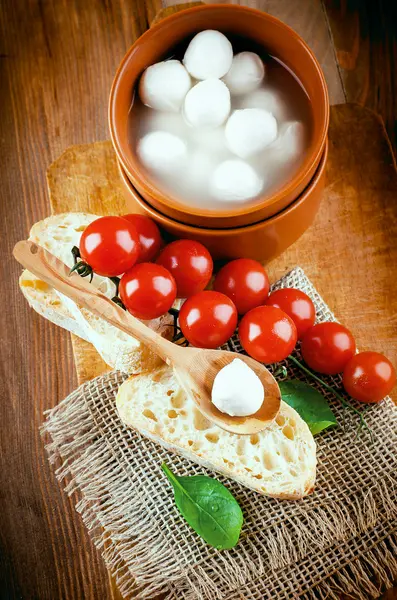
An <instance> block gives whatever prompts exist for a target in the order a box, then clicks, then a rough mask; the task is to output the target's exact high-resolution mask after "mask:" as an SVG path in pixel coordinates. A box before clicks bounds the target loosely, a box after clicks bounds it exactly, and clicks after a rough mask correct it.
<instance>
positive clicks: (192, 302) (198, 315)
mask: <svg viewBox="0 0 397 600" xmlns="http://www.w3.org/2000/svg"><path fill="white" fill-rule="evenodd" d="M179 324H180V326H181V329H182V333H183V335H184V336H185V338H186V339H187V340H188V341H189V342H190V343H191V344H193V346H196V347H197V348H218V346H222V344H224V343H225V342H227V340H228V339H229V338H230V336H231V335H233V333H234V331H235V329H236V325H237V310H236V307H235V306H234V304H233V302H232V301H231V300H230V298H228V297H227V296H225V295H224V294H220V293H219V292H213V291H205V292H199V293H198V294H195V295H194V296H191V297H190V298H188V299H187V300H186V302H184V304H183V305H182V308H181V310H180V312H179Z"/></svg>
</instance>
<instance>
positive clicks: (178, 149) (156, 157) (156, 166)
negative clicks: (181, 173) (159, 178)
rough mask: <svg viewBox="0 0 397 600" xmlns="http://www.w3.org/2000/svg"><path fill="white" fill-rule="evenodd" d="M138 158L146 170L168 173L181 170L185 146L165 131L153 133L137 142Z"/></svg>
mask: <svg viewBox="0 0 397 600" xmlns="http://www.w3.org/2000/svg"><path fill="white" fill-rule="evenodd" d="M137 151H138V156H139V158H140V159H141V161H142V163H143V164H144V165H145V167H147V168H148V169H151V170H153V171H157V172H160V173H165V174H167V173H169V172H170V171H176V170H177V169H179V168H181V166H182V164H183V163H184V161H185V159H186V152H187V148H186V144H185V142H184V141H183V140H181V138H179V137H177V136H176V135H173V134H172V133H168V132H166V131H153V132H151V133H148V134H146V135H145V136H144V137H143V138H142V139H140V140H139V142H138V147H137Z"/></svg>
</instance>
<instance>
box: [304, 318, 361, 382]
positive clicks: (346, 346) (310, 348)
mask: <svg viewBox="0 0 397 600" xmlns="http://www.w3.org/2000/svg"><path fill="white" fill-rule="evenodd" d="M301 352H302V356H303V359H304V360H305V362H306V363H307V364H308V365H309V367H310V368H311V369H313V370H314V371H318V372H319V373H325V374H326V375H336V374H337V373H341V372H342V371H343V369H344V368H345V366H346V364H347V363H348V361H349V360H350V359H351V358H352V356H354V354H355V352H356V342H355V341H354V337H353V336H352V334H351V333H350V331H349V330H348V329H346V327H343V325H340V324H339V323H331V322H327V323H318V324H317V325H313V327H311V328H310V329H309V330H308V331H307V332H306V333H305V335H304V336H303V339H302V346H301Z"/></svg>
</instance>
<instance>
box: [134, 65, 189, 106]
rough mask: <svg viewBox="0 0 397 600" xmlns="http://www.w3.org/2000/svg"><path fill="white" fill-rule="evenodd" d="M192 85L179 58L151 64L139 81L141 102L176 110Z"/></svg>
mask: <svg viewBox="0 0 397 600" xmlns="http://www.w3.org/2000/svg"><path fill="white" fill-rule="evenodd" d="M191 85H192V82H191V79H190V75H189V73H188V72H187V71H186V69H185V67H184V66H183V65H182V63H181V62H180V61H179V60H166V61H164V62H159V63H156V64H154V65H151V66H150V67H148V68H147V69H146V71H145V72H144V73H143V75H142V77H141V80H140V82H139V97H140V99H141V100H142V102H143V104H145V105H146V106H149V108H154V109H156V110H165V111H171V112H178V111H179V109H180V108H181V106H182V104H183V101H184V99H185V96H186V94H187V93H188V91H189V90H190V87H191Z"/></svg>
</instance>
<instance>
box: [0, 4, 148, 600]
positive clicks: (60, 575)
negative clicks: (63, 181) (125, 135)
mask: <svg viewBox="0 0 397 600" xmlns="http://www.w3.org/2000/svg"><path fill="white" fill-rule="evenodd" d="M0 4H1V5H0V32H1V33H0V77H1V90H2V92H1V97H2V100H1V119H0V144H1V160H0V169H1V192H0V194H1V202H0V217H1V218H0V223H1V227H2V233H1V235H0V246H1V255H2V257H3V260H2V269H1V272H2V280H3V282H6V285H5V286H4V290H7V291H6V292H5V291H4V293H3V294H2V295H1V298H0V303H1V306H0V324H1V328H0V331H1V344H0V365H1V366H0V398H1V402H0V422H1V433H0V489H1V497H2V504H1V511H0V589H1V592H0V596H1V597H3V598H9V599H12V598H24V600H28V599H33V598H35V599H40V600H55V599H58V598H59V599H60V598H68V599H73V600H79V599H85V600H87V599H94V598H95V599H99V598H100V599H104V598H110V597H112V595H111V594H112V591H111V590H112V588H111V585H110V583H109V579H108V574H107V572H106V569H105V566H104V563H103V560H102V558H101V556H100V554H99V553H98V552H97V551H96V549H95V547H94V545H93V544H92V542H91V540H90V538H89V536H88V533H87V531H86V529H85V528H84V526H83V524H82V522H81V519H80V517H79V516H78V515H77V514H76V512H75V509H74V502H73V501H72V500H71V499H69V498H68V497H67V496H66V495H65V494H64V493H63V491H62V490H61V489H60V487H59V485H58V484H57V482H56V480H55V476H54V472H53V468H52V467H51V466H50V465H49V464H48V461H47V457H46V453H45V450H44V447H43V442H42V440H41V439H40V434H39V426H40V424H41V423H42V421H43V411H44V410H45V409H48V408H50V407H52V406H54V405H55V404H56V403H57V402H58V401H59V400H60V399H62V398H63V397H64V396H65V395H66V394H68V393H69V392H70V391H72V390H73V388H74V387H75V386H76V384H77V379H76V373H75V367H74V362H73V354H72V346H71V342H70V336H69V335H68V334H67V333H66V332H65V331H63V330H61V329H59V328H57V327H54V326H52V325H51V324H50V323H48V322H46V321H45V320H44V319H41V318H40V317H39V316H38V315H36V314H35V313H34V312H33V311H31V310H29V309H28V307H27V305H26V301H25V300H24V298H23V297H22V296H21V294H20V293H19V291H18V286H17V279H18V274H19V272H20V268H19V266H18V265H17V264H16V262H15V261H14V260H13V259H12V256H11V251H12V247H13V245H14V243H15V242H16V241H17V240H18V239H21V238H23V237H25V236H26V235H27V233H28V231H29V229H30V227H31V225H32V224H33V223H34V222H35V221H37V220H39V219H42V218H44V217H45V216H47V215H48V214H49V212H50V207H49V202H48V198H47V192H46V180H45V172H46V169H47V166H48V165H49V164H50V163H51V161H52V160H54V159H55V158H56V157H57V156H59V154H60V153H61V152H62V151H63V150H64V148H66V147H68V146H70V145H71V144H72V143H79V142H90V141H92V140H94V139H104V138H106V137H108V127H107V99H108V93H109V89H110V85H111V81H112V78H113V76H114V72H115V70H116V67H117V65H118V63H119V61H120V59H121V58H122V56H123V54H124V53H125V51H126V50H127V48H128V47H129V45H130V44H131V43H132V42H133V41H134V39H135V38H136V37H138V36H139V35H140V34H141V33H142V32H143V31H144V30H145V29H146V26H147V22H146V15H145V11H144V6H143V4H142V2H140V1H138V0H136V1H134V0H133V1H131V2H128V3H127V2H122V1H117V0H116V1H115V2H112V3H109V2H100V3H99V2H95V1H94V0H84V1H82V0H68V2H66V0H58V1H57V2H39V1H35V0H33V1H31V2H28V3H27V2H22V1H11V0H7V1H4V2H1V3H0Z"/></svg>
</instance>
